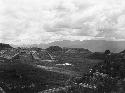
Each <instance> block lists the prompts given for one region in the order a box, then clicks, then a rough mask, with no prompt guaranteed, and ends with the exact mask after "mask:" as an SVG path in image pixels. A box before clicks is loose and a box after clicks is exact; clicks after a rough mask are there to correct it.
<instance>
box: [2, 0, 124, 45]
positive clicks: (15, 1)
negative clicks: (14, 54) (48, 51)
mask: <svg viewBox="0 0 125 93" xmlns="http://www.w3.org/2000/svg"><path fill="white" fill-rule="evenodd" d="M92 39H96V40H125V0H0V42H2V43H11V44H17V45H20V44H39V43H50V42H54V41H61V40H71V41H73V40H80V41H83V40H92Z"/></svg>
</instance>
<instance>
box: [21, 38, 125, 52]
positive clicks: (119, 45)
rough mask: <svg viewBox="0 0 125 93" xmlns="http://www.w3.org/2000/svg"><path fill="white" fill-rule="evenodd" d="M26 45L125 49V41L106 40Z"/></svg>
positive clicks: (102, 49)
mask: <svg viewBox="0 0 125 93" xmlns="http://www.w3.org/2000/svg"><path fill="white" fill-rule="evenodd" d="M22 46H24V47H39V48H44V49H45V48H48V47H49V46H60V47H67V48H85V49H88V50H90V51H92V52H104V51H105V50H106V49H109V50H110V51H111V52H120V51H123V50H124V49H125V41H105V40H84V41H79V40H76V41H70V40H63V41H55V42H52V43H48V44H43V43H41V44H32V45H22Z"/></svg>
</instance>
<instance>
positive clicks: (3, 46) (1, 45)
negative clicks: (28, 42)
mask: <svg viewBox="0 0 125 93" xmlns="http://www.w3.org/2000/svg"><path fill="white" fill-rule="evenodd" d="M6 48H12V46H10V45H9V44H4V43H0V50H2V49H6Z"/></svg>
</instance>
